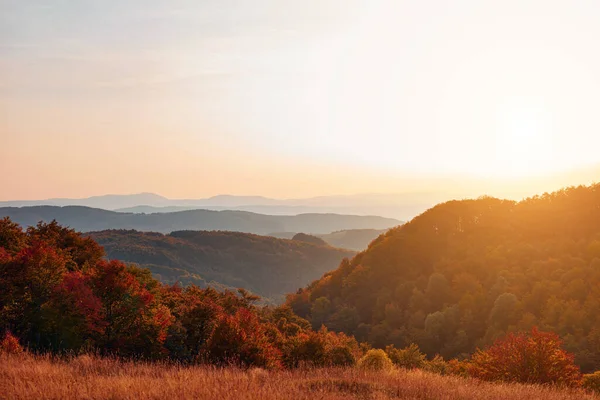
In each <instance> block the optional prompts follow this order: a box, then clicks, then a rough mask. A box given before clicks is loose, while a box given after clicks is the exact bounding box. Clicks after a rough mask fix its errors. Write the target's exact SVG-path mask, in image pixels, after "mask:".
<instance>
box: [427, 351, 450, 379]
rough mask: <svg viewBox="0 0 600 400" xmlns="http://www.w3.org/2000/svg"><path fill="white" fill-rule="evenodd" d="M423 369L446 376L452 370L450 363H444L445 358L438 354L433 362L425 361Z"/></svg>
mask: <svg viewBox="0 0 600 400" xmlns="http://www.w3.org/2000/svg"><path fill="white" fill-rule="evenodd" d="M423 368H424V369H425V370H426V371H429V372H433V373H435V374H440V375H446V374H447V373H448V372H449V370H450V367H449V366H448V363H447V362H446V361H444V358H443V357H442V356H440V355H437V354H436V356H435V357H433V359H432V360H429V361H425V365H424V366H423Z"/></svg>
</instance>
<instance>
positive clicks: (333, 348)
mask: <svg viewBox="0 0 600 400" xmlns="http://www.w3.org/2000/svg"><path fill="white" fill-rule="evenodd" d="M103 256H104V251H103V249H102V247H101V246H99V245H98V244H97V243H96V242H95V241H94V240H92V239H91V238H88V237H83V236H81V235H80V234H78V233H76V232H75V231H73V230H71V229H67V228H63V227H61V226H59V225H58V224H57V223H56V222H52V223H49V224H46V223H39V224H38V225H37V226H35V227H30V228H28V229H27V230H26V231H23V230H22V229H21V228H20V227H19V226H18V225H17V224H15V223H13V222H11V221H10V220H9V219H8V218H4V219H2V220H0V288H2V290H0V336H2V337H4V336H5V335H6V334H7V333H8V336H6V338H7V339H6V340H5V342H6V343H9V344H10V343H11V340H13V339H11V338H16V339H14V340H16V341H18V342H19V343H20V344H21V345H24V346H26V347H27V348H28V349H29V350H30V351H38V352H54V353H64V352H67V353H73V352H74V353H80V352H96V353H100V354H110V355H116V356H120V357H133V358H143V359H171V360H177V361H180V362H190V363H211V364H216V365H240V366H251V365H252V366H259V367H266V368H277V367H283V366H285V367H295V366H298V365H299V364H302V363H309V364H311V365H316V366H326V365H348V364H353V363H354V362H355V360H356V358H357V357H358V356H359V355H360V350H359V347H358V344H357V342H356V340H354V338H351V337H348V336H346V335H344V334H342V333H340V334H337V333H333V332H329V331H327V330H326V329H321V330H319V331H313V330H312V329H311V328H310V325H309V323H308V322H307V321H306V320H304V319H302V318H299V317H297V316H296V315H294V314H293V312H292V311H291V309H290V308H289V307H286V306H281V307H276V308H274V307H257V306H255V305H254V303H255V302H256V300H257V299H258V297H257V296H254V295H251V294H250V293H249V292H247V291H245V290H243V289H240V291H239V293H233V292H230V291H225V292H218V291H216V290H214V289H211V288H207V289H200V288H198V287H197V286H194V285H191V286H188V287H186V288H182V287H180V286H178V285H164V284H162V283H160V282H159V281H158V280H156V279H154V278H153V277H152V276H151V273H150V271H149V270H147V269H141V268H138V267H135V266H127V265H125V264H124V263H122V262H120V261H106V260H104V259H103Z"/></svg>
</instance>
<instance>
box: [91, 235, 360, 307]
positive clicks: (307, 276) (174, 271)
mask: <svg viewBox="0 0 600 400" xmlns="http://www.w3.org/2000/svg"><path fill="white" fill-rule="evenodd" d="M89 236H90V237H91V238H93V239H94V240H95V241H96V242H98V243H99V244H100V245H101V246H103V247H104V250H105V251H106V255H107V256H108V258H110V259H117V260H121V261H125V262H133V263H137V264H139V265H140V266H142V267H144V268H148V269H150V271H152V273H153V274H154V275H155V276H156V277H158V278H159V279H160V280H161V281H162V282H165V283H170V284H173V283H175V282H180V283H181V284H184V285H185V284H189V283H194V284H196V285H198V286H200V287H206V286H207V285H209V284H210V285H211V286H213V287H221V288H238V287H242V288H245V289H247V290H250V291H251V292H253V293H257V294H259V295H260V296H262V297H266V298H269V299H271V300H275V301H281V300H283V299H284V296H285V294H286V293H289V292H292V291H295V290H296V289H297V288H299V287H302V286H304V285H306V284H307V283H308V282H311V281H312V280H314V279H317V278H318V277H320V276H321V275H323V274H324V273H325V272H327V271H331V270H332V269H334V268H335V267H336V266H337V265H338V264H339V262H340V260H342V259H343V258H344V257H350V256H352V255H353V254H354V253H353V252H352V251H349V250H342V249H336V248H333V247H330V246H328V245H319V244H313V243H306V242H303V241H295V240H285V239H276V238H273V237H268V236H258V235H253V234H249V233H240V232H220V231H214V232H208V231H179V232H173V233H171V234H169V235H163V234H161V233H154V232H138V231H125V230H109V231H102V232H92V233H89Z"/></svg>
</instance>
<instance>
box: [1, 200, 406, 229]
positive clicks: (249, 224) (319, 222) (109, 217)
mask: <svg viewBox="0 0 600 400" xmlns="http://www.w3.org/2000/svg"><path fill="white" fill-rule="evenodd" d="M1 217H10V218H11V219H12V220H13V221H15V222H17V223H18V224H20V225H22V226H24V227H27V226H32V225H35V224H37V223H38V222H39V221H45V222H50V221H52V220H56V221H58V222H59V223H60V224H61V225H64V226H69V227H71V228H74V229H76V230H78V231H82V232H90V231H101V230H106V229H135V230H139V231H153V232H161V233H169V232H173V231H179V230H223V231H236V232H247V233H255V234H262V235H266V234H269V233H270V232H304V233H309V234H319V233H321V234H324V233H330V232H333V231H338V230H347V229H364V228H369V229H387V228H391V227H393V226H397V225H399V224H400V221H398V220H396V219H392V218H383V217H374V216H357V215H339V214H300V215H292V216H287V215H265V214H256V213H251V212H245V211H232V210H226V211H211V210H190V211H179V212H173V213H159V214H131V213H120V212H115V211H108V210H103V209H99V208H90V207H82V206H65V207H56V206H34V207H20V208H18V207H4V208H0V218H1Z"/></svg>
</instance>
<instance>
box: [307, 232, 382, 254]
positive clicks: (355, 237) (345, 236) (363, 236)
mask: <svg viewBox="0 0 600 400" xmlns="http://www.w3.org/2000/svg"><path fill="white" fill-rule="evenodd" d="M385 232H387V229H347V230H343V231H337V232H332V233H327V234H320V235H317V236H318V237H320V238H321V239H323V240H324V241H326V242H327V243H329V244H330V245H331V246H334V247H340V248H343V249H350V250H356V251H362V250H365V249H366V248H367V247H368V246H369V243H371V242H372V241H373V240H375V239H376V238H377V237H378V236H379V235H382V234H384V233H385Z"/></svg>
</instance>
